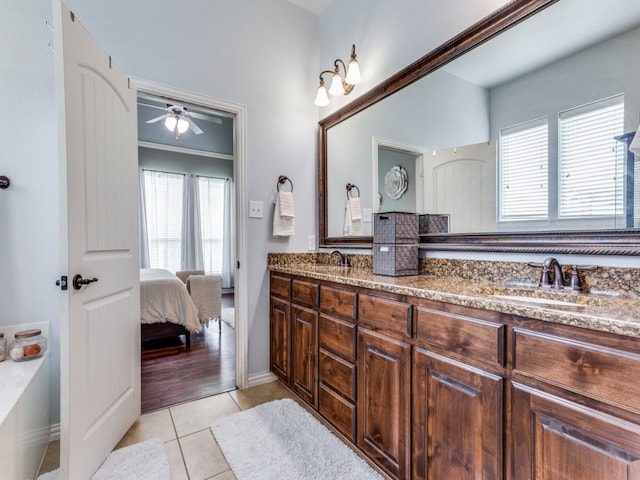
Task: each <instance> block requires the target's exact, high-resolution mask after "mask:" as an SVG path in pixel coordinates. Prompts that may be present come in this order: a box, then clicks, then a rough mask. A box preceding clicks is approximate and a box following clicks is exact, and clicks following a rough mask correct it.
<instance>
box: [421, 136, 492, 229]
mask: <svg viewBox="0 0 640 480" xmlns="http://www.w3.org/2000/svg"><path fill="white" fill-rule="evenodd" d="M424 159H425V160H424V161H425V168H424V185H425V196H424V201H425V212H426V213H438V214H449V215H450V218H449V231H450V232H451V233H461V232H495V231H496V142H490V143H479V144H476V145H468V146H465V147H458V148H456V149H453V148H449V149H444V150H438V151H436V152H434V155H425V156H424Z"/></svg>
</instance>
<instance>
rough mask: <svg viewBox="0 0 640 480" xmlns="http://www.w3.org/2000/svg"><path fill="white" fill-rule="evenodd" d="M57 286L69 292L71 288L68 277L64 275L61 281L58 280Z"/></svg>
mask: <svg viewBox="0 0 640 480" xmlns="http://www.w3.org/2000/svg"><path fill="white" fill-rule="evenodd" d="M56 285H58V286H59V287H60V290H67V289H68V288H69V284H68V281H67V276H66V275H62V276H61V277H60V279H59V280H56Z"/></svg>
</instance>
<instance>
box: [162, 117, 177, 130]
mask: <svg viewBox="0 0 640 480" xmlns="http://www.w3.org/2000/svg"><path fill="white" fill-rule="evenodd" d="M177 123H178V119H177V118H176V117H167V118H165V119H164V126H165V127H167V129H168V130H169V131H170V132H173V131H174V130H175V128H176V124H177Z"/></svg>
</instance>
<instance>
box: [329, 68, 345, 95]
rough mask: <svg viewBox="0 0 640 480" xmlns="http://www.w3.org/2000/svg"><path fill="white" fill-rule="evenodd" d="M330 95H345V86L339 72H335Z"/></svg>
mask: <svg viewBox="0 0 640 480" xmlns="http://www.w3.org/2000/svg"><path fill="white" fill-rule="evenodd" d="M329 95H333V96H334V97H339V96H341V95H344V87H343V86H342V77H341V76H340V74H339V73H334V74H333V77H332V80H331V87H329Z"/></svg>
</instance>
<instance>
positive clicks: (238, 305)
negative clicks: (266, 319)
mask: <svg viewBox="0 0 640 480" xmlns="http://www.w3.org/2000/svg"><path fill="white" fill-rule="evenodd" d="M132 81H133V83H134V84H135V85H136V87H137V89H138V92H139V93H147V94H150V95H157V96H164V97H169V98H172V99H174V100H178V101H180V100H182V101H184V102H188V103H193V104H196V105H201V106H203V107H208V108H211V109H214V110H221V111H223V112H228V113H230V114H233V115H235V128H234V135H235V138H234V146H235V159H234V162H233V177H234V182H235V187H236V259H237V261H238V263H239V265H240V268H237V269H236V272H235V280H234V285H235V292H234V298H235V305H234V306H235V315H236V317H235V322H236V324H235V330H236V334H235V339H236V348H235V350H236V352H235V354H236V386H237V387H238V388H240V389H243V388H247V386H248V352H249V331H248V322H247V305H248V303H247V291H248V285H247V275H246V271H247V229H246V227H247V218H248V211H247V204H248V202H247V159H246V131H247V128H246V122H247V109H246V106H244V105H240V104H237V103H231V102H227V101H225V100H220V99H218V98H214V97H209V96H206V95H202V94H199V93H194V92H190V91H187V90H181V89H179V88H175V87H172V86H169V85H164V84H161V83H156V82H152V81H149V80H144V79H139V78H132Z"/></svg>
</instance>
